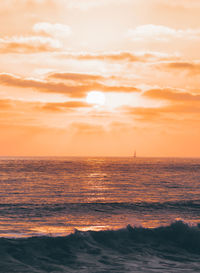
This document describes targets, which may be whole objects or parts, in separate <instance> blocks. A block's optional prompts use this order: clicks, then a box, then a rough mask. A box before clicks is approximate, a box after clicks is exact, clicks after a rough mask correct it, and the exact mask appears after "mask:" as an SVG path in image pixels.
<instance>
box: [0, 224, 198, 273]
mask: <svg viewBox="0 0 200 273" xmlns="http://www.w3.org/2000/svg"><path fill="white" fill-rule="evenodd" d="M0 255H1V256H0V259H1V260H0V272H6V273H8V272H20V273H21V272H93V273H94V272H99V273H100V272H102V273H103V272H104V273H105V272H147V268H148V272H165V271H166V272H179V269H180V270H181V269H184V270H185V271H184V272H195V270H197V269H198V268H199V266H200V262H199V261H200V225H197V226H189V225H187V224H186V223H183V222H181V221H178V222H174V223H172V224H171V225H169V226H165V227H158V228H154V229H148V228H142V227H131V226H130V225H129V226H127V227H126V228H124V229H120V230H115V231H114V230H107V231H86V232H81V231H77V230H76V231H75V232H74V233H73V234H70V235H69V236H66V237H31V238H20V239H7V238H0ZM158 268H159V269H160V271H155V270H158ZM175 268H176V270H175ZM139 269H140V270H139ZM145 270H146V271H145ZM170 270H171V271H170ZM174 270H175V271H174ZM187 270H188V271H187ZM180 272H182V271H180Z"/></svg>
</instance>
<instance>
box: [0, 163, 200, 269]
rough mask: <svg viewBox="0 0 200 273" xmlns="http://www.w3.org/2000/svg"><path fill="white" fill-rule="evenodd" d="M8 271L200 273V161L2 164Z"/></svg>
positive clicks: (1, 256)
mask: <svg viewBox="0 0 200 273" xmlns="http://www.w3.org/2000/svg"><path fill="white" fill-rule="evenodd" d="M0 272H2V273H3V272H6V273H11V272H20V273H22V272H27V273H32V272H81V273H82V272H91V273H110V272H118V273H122V272H175V273H176V272H188V273H190V272H200V159H162V158H136V159H134V158H0Z"/></svg>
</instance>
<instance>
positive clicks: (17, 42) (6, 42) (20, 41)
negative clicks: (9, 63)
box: [0, 36, 62, 54]
mask: <svg viewBox="0 0 200 273" xmlns="http://www.w3.org/2000/svg"><path fill="white" fill-rule="evenodd" d="M61 48H62V44H61V43H60V42H59V41H58V40H56V39H53V38H50V37H40V36H32V37H23V36H20V37H11V38H5V39H1V38H0V53H22V54H23V53H25V54H26V53H38V52H46V51H58V50H60V49H61Z"/></svg>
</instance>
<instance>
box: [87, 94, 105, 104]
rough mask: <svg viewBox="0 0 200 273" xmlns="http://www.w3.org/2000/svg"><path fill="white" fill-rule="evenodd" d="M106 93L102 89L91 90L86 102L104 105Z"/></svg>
mask: <svg viewBox="0 0 200 273" xmlns="http://www.w3.org/2000/svg"><path fill="white" fill-rule="evenodd" d="M105 101H106V99H105V95H104V94H103V92H100V91H91V92H89V93H88V94H87V97H86V102H87V103H91V104H95V105H99V106H102V105H104V104H105Z"/></svg>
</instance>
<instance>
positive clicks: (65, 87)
mask: <svg viewBox="0 0 200 273" xmlns="http://www.w3.org/2000/svg"><path fill="white" fill-rule="evenodd" d="M86 77H88V76H86ZM0 84H1V85H6V86H13V87H17V88H32V89H35V90H37V91H39V92H46V93H58V94H65V95H67V96H69V97H75V98H82V97H85V95H86V94H87V92H89V91H92V90H99V91H103V92H127V93H131V92H139V89H137V88H136V87H134V86H120V85H119V86H118V85H116V86H113V85H104V84H100V83H98V82H91V83H87V84H80V82H78V81H77V83H76V85H70V84H65V83H63V82H53V81H47V80H37V79H30V78H21V77H18V76H15V75H12V74H9V73H0Z"/></svg>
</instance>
